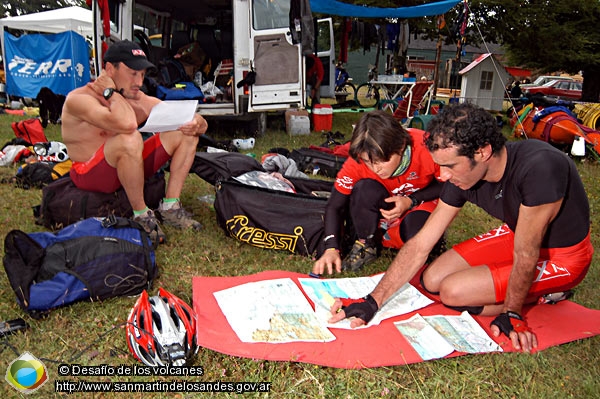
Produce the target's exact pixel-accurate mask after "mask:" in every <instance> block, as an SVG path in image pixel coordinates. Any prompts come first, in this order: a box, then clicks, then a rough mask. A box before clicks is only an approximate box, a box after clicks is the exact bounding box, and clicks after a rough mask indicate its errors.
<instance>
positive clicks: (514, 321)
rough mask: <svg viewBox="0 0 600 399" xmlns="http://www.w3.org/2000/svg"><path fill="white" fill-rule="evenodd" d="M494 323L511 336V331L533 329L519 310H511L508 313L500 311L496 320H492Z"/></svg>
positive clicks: (518, 331)
mask: <svg viewBox="0 0 600 399" xmlns="http://www.w3.org/2000/svg"><path fill="white" fill-rule="evenodd" d="M492 325H493V326H496V327H498V328H499V329H500V331H501V332H502V333H503V334H504V335H506V336H507V337H509V336H510V333H511V331H515V332H517V333H520V332H526V331H531V330H530V329H529V327H528V326H527V322H526V321H525V320H523V318H522V317H521V315H520V314H518V313H517V312H511V311H510V310H509V311H508V312H506V313H500V314H499V315H498V316H497V317H496V318H495V319H494V321H492Z"/></svg>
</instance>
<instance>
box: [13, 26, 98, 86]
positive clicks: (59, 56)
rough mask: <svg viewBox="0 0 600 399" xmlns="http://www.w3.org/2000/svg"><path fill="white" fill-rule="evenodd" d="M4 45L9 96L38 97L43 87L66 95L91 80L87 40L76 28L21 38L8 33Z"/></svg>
mask: <svg viewBox="0 0 600 399" xmlns="http://www.w3.org/2000/svg"><path fill="white" fill-rule="evenodd" d="M3 44H4V47H5V55H6V57H5V58H4V60H5V73H6V93H8V94H9V95H12V96H17V97H31V98H35V97H37V95H38V93H39V91H40V89H41V88H42V87H48V88H50V90H52V91H53V92H54V93H56V94H63V95H66V94H68V93H69V92H70V91H71V90H73V89H75V88H77V87H80V86H83V85H84V84H86V83H87V82H89V81H90V61H89V57H90V56H89V50H88V46H87V43H86V42H85V39H84V38H83V36H81V35H79V34H77V33H75V32H73V31H67V32H62V33H56V34H39V33H34V34H30V35H23V36H21V37H15V36H13V35H11V34H10V33H8V32H4V42H3Z"/></svg>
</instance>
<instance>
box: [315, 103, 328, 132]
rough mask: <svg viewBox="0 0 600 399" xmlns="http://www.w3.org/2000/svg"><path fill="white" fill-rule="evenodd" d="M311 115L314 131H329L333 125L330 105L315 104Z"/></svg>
mask: <svg viewBox="0 0 600 399" xmlns="http://www.w3.org/2000/svg"><path fill="white" fill-rule="evenodd" d="M312 114H313V130H314V131H316V132H320V131H331V127H332V125H333V108H332V107H331V105H327V104H315V106H314V107H313V110H312Z"/></svg>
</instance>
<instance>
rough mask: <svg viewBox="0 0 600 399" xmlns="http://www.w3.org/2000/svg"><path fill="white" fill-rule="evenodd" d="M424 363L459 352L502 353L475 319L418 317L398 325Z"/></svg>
mask: <svg viewBox="0 0 600 399" xmlns="http://www.w3.org/2000/svg"><path fill="white" fill-rule="evenodd" d="M394 325H395V326H396V328H397V329H398V330H399V331H400V332H401V333H402V335H404V337H405V338H406V339H407V340H408V342H410V344H411V345H412V346H413V348H415V350H416V351H417V352H418V353H419V355H420V356H421V357H422V358H423V360H430V359H438V358H440V357H444V356H446V355H449V354H450V353H452V352H454V351H455V350H456V351H459V352H465V353H486V352H502V348H501V347H500V346H499V345H498V344H497V343H496V342H494V340H492V339H491V338H490V337H489V336H488V335H487V333H486V332H485V330H484V329H483V328H481V326H480V325H479V324H477V322H476V321H475V319H474V318H473V316H471V315H470V314H469V313H467V312H462V313H461V315H460V316H443V315H436V316H425V317H422V316H421V315H420V314H418V313H417V314H416V315H414V316H413V317H411V318H410V319H408V320H403V321H397V322H395V323H394Z"/></svg>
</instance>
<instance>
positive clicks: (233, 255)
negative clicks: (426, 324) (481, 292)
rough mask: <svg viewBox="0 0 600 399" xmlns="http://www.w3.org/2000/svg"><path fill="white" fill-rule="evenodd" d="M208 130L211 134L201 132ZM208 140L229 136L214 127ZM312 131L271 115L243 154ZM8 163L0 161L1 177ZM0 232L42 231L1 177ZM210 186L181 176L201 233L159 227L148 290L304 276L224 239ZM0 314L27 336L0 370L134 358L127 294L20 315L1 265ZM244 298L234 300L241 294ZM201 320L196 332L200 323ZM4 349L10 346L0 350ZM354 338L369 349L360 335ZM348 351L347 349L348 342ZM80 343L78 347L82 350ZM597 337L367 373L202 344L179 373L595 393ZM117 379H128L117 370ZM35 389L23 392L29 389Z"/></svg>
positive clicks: (382, 391)
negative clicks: (192, 369)
mask: <svg viewBox="0 0 600 399" xmlns="http://www.w3.org/2000/svg"><path fill="white" fill-rule="evenodd" d="M359 117H360V114H358V113H352V114H343V113H335V114H334V126H333V130H334V131H336V130H339V131H340V132H342V133H344V134H345V135H346V138H350V132H351V124H352V123H355V121H356V120H357V119H358V118H359ZM18 119H23V118H22V117H14V116H10V115H0V143H2V144H3V143H5V142H7V141H9V140H11V139H12V138H13V137H14V134H13V132H12V130H11V128H10V122H12V121H13V120H18ZM211 134H212V133H211ZM46 135H47V136H48V138H49V139H50V140H60V131H59V128H58V127H56V126H51V127H49V128H47V129H46ZM213 135H214V136H215V137H216V138H218V139H226V138H233V136H232V135H230V136H227V135H224V134H220V135H215V134H213ZM323 141H324V140H323V137H321V134H320V133H314V132H313V133H311V134H310V135H309V136H294V137H290V136H289V135H287V134H286V133H285V131H284V127H283V124H282V123H281V122H275V123H270V128H269V131H268V132H267V134H266V135H265V136H263V137H259V138H257V140H256V145H255V148H254V149H253V150H251V152H253V153H255V154H256V155H257V156H258V157H260V156H261V155H262V154H264V153H265V152H267V150H268V149H270V148H272V147H286V148H288V149H290V150H291V149H293V148H299V147H302V146H307V145H309V144H317V145H318V144H320V143H321V142H323ZM578 167H579V170H580V173H581V176H582V178H583V180H584V183H585V185H586V187H587V190H588V195H589V200H590V204H591V209H592V225H593V231H592V241H593V243H594V246H595V247H598V244H599V243H600V235H599V231H598V228H597V226H598V224H599V221H600V219H599V216H598V211H599V210H600V187H599V186H598V185H597V183H596V181H597V177H598V174H599V172H600V166H599V165H598V164H596V163H592V162H589V161H587V162H580V161H578ZM15 173H16V167H3V168H0V178H10V177H12V176H14V174H15ZM0 192H1V198H2V201H0V236H1V237H4V236H6V234H7V233H8V232H9V231H10V230H11V229H20V230H23V231H27V232H33V231H43V228H42V227H41V226H37V225H35V224H34V218H33V214H32V210H31V207H32V206H34V205H37V204H39V203H40V200H41V191H40V190H22V189H19V188H15V187H14V186H13V185H11V184H9V183H4V184H1V185H0ZM211 193H214V190H213V187H211V186H210V185H209V184H208V183H206V182H204V181H203V180H202V179H200V178H199V177H198V176H196V175H190V176H189V178H188V179H187V182H186V185H185V188H184V193H183V195H182V200H183V203H184V205H185V206H186V207H187V208H188V209H189V210H190V211H192V212H193V213H194V214H195V216H196V218H197V219H198V220H200V221H201V222H202V223H203V225H204V229H203V230H202V231H201V232H197V233H196V232H181V231H177V230H172V229H168V228H167V229H166V232H167V234H168V237H169V242H168V243H167V244H166V245H163V246H161V247H160V248H159V249H158V251H157V262H158V265H159V268H160V272H161V274H160V277H159V278H158V280H156V282H155V284H154V289H156V288H158V287H159V286H162V287H165V288H166V289H168V290H170V291H172V292H173V293H175V294H176V295H178V296H180V297H181V298H182V299H184V300H186V301H188V302H189V303H191V300H192V287H191V278H192V277H193V276H239V275H246V274H252V273H257V272H260V271H263V270H270V269H284V270H289V271H294V272H307V271H309V270H310V268H311V266H312V262H313V260H311V259H308V258H305V257H300V256H296V255H291V254H289V253H280V252H276V251H270V250H261V249H258V248H255V247H251V246H249V245H246V244H242V243H240V242H238V241H235V240H233V239H231V238H228V237H226V236H225V234H224V232H223V231H222V230H221V229H220V228H219V227H218V226H217V224H216V220H215V213H214V210H213V209H212V208H211V206H210V205H209V204H206V203H205V202H202V201H201V200H200V199H199V197H200V196H203V195H207V194H211ZM497 224H498V222H497V221H495V220H493V219H491V218H490V217H489V216H487V215H486V214H485V213H483V212H482V211H480V210H478V209H477V208H475V207H471V206H468V207H466V208H465V210H464V211H463V212H462V213H461V215H460V217H459V218H458V219H457V220H456V221H455V223H454V224H453V225H452V226H451V228H450V230H449V232H448V241H449V243H450V244H452V243H456V242H459V241H460V240H463V239H466V238H469V237H471V236H473V235H475V234H478V233H482V232H485V231H487V230H486V229H488V228H489V227H492V226H495V225H497ZM391 256H392V255H390V254H385V255H384V256H382V257H381V258H380V259H378V260H377V261H376V262H375V263H374V264H372V265H369V266H368V267H367V268H366V270H364V271H362V273H361V274H365V275H366V274H371V273H375V272H378V271H383V270H385V268H386V266H387V265H388V264H389V262H390V261H391ZM598 263H599V262H598V255H595V256H594V260H593V263H592V266H591V269H590V272H589V274H588V276H587V277H586V279H585V280H584V281H583V282H582V283H581V284H580V286H579V287H578V288H577V291H576V295H575V297H574V301H575V302H577V303H579V304H582V305H584V306H586V307H590V308H595V309H600V297H599V296H598V295H597V291H596V289H597V287H598V282H599V281H600V275H599V274H600V271H599V268H598V266H599V265H598ZM0 275H1V276H0V320H9V319H13V318H17V317H24V318H25V319H26V320H27V322H28V323H29V325H30V328H29V329H28V330H27V331H26V332H25V333H19V334H16V335H13V336H10V337H9V338H8V340H6V341H3V342H5V345H2V346H0V364H1V367H0V374H4V373H5V370H6V368H7V366H8V365H9V363H10V362H12V361H13V360H14V359H15V358H16V357H17V355H16V353H15V351H16V352H18V353H22V352H25V351H28V352H31V353H32V354H33V355H34V356H36V357H38V358H41V359H42V360H43V362H44V363H45V365H46V366H47V368H48V372H49V376H50V379H51V381H52V382H53V381H54V380H55V379H57V378H59V377H57V367H58V365H57V364H55V363H54V362H58V363H71V364H74V363H79V364H83V365H100V364H108V365H112V366H119V365H121V364H125V365H136V364H138V365H139V364H141V363H138V362H136V361H135V360H134V359H133V357H132V356H131V355H130V354H129V352H128V350H127V344H126V342H125V332H124V330H123V328H121V327H117V328H116V329H113V328H114V327H115V326H120V325H121V323H123V322H124V321H125V320H126V318H127V316H128V313H129V310H130V308H131V307H132V306H133V304H134V302H135V300H136V298H116V299H111V300H107V301H105V302H103V303H78V304H75V305H73V306H70V307H66V308H62V309H58V310H55V311H53V312H52V313H51V314H50V316H49V317H48V318H46V319H44V320H33V319H30V318H28V317H27V316H25V315H24V314H23V312H22V311H21V309H20V308H19V307H18V306H17V304H16V302H15V295H14V293H13V291H12V289H11V287H10V285H9V283H8V280H7V278H6V276H5V274H4V273H0ZM240 300H243V299H240ZM199 328H203V326H200V327H199ZM9 345H10V346H9ZM364 345H377V342H365V343H364ZM348 350H352V348H348ZM81 351H83V352H81ZM598 353H600V338H598V337H594V338H590V339H585V340H581V341H576V342H572V343H569V344H565V345H561V346H558V347H553V348H549V349H547V350H544V351H542V352H538V353H535V354H532V355H528V354H521V353H506V354H488V355H473V356H462V357H458V358H453V359H442V360H436V361H429V362H424V363H418V364H412V365H408V366H394V367H379V368H373V369H365V370H345V369H334V368H328V367H321V366H315V365H312V364H304V363H293V362H271V361H263V360H254V359H245V358H238V357H233V356H228V355H224V354H220V353H217V352H213V351H211V350H208V349H201V350H200V352H199V354H198V356H197V358H196V360H195V362H194V364H195V365H198V366H202V367H203V368H204V371H205V375H204V376H203V377H199V378H196V379H193V378H188V379H187V380H189V381H199V382H208V381H223V382H240V381H254V382H261V381H269V382H272V385H271V392H270V393H269V394H252V393H247V394H245V395H244V397H260V398H342V399H346V398H357V399H358V398H380V397H390V398H396V397H405V398H490V397H495V398H496V397H497V398H593V397H598V395H599V393H600V382H599V381H598V377H599V376H600V363H599V362H598V360H597V357H598ZM79 379H80V380H83V379H86V380H95V381H98V380H101V381H110V378H109V377H80V378H79ZM180 379H181V378H178V377H151V378H146V377H134V378H131V380H132V381H155V380H161V381H172V380H180ZM113 381H115V382H125V381H129V379H128V378H127V377H122V376H121V377H115V378H114V379H113ZM52 382H51V383H47V384H46V385H45V386H43V387H42V388H41V390H40V393H38V394H37V395H35V396H37V397H60V396H62V395H60V394H57V393H55V392H54V385H53V383H52ZM0 385H1V387H0V396H2V397H6V398H13V397H20V394H18V393H17V392H16V391H15V390H14V389H13V388H12V387H10V386H9V385H8V383H6V382H3V383H2V384H0ZM215 396H216V397H239V395H237V394H216V395H215ZM32 397H33V396H32ZM73 397H90V398H91V397H94V398H114V397H128V398H129V397H133V398H142V397H143V398H163V397H177V398H192V397H200V395H194V394H191V393H187V394H184V393H180V394H149V393H145V394H141V393H136V394H118V393H95V394H92V393H88V394H83V393H77V394H75V395H73Z"/></svg>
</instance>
